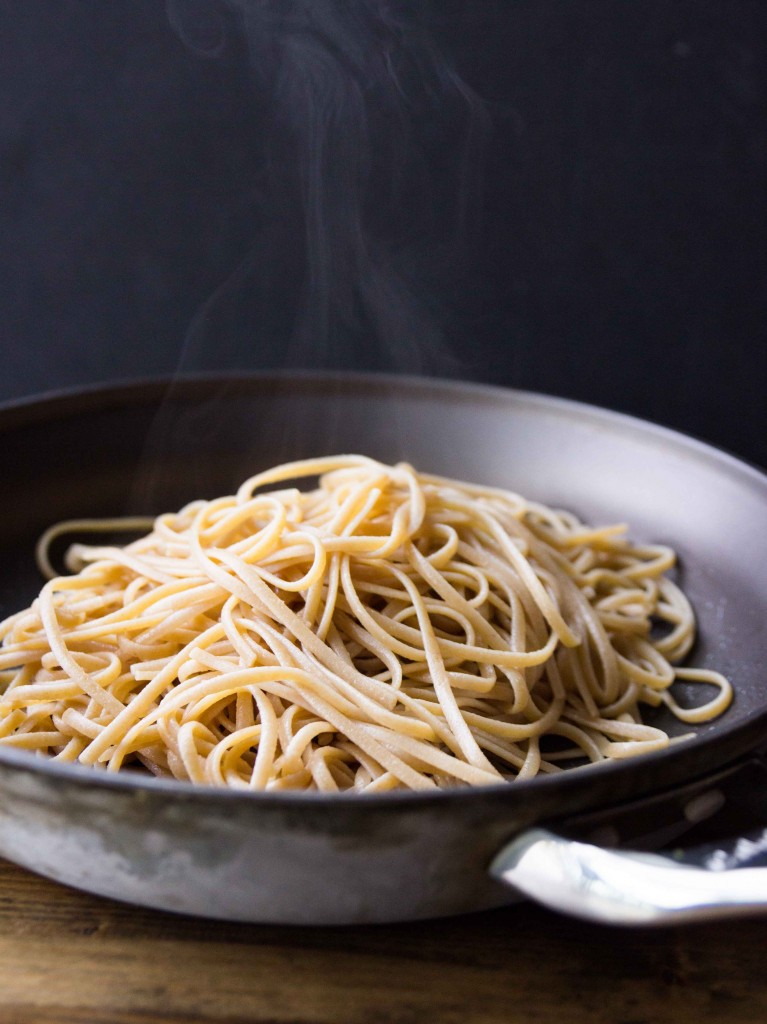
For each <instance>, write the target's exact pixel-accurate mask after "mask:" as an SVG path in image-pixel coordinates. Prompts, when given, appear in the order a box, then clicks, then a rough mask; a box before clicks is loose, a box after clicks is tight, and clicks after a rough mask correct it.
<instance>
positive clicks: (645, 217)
mask: <svg viewBox="0 0 767 1024" xmlns="http://www.w3.org/2000/svg"><path fill="white" fill-rule="evenodd" d="M195 2H196V3H197V4H198V5H199V4H200V3H201V2H205V0H195ZM243 2H245V0H243ZM254 2H255V0H254ZM291 2H292V0H285V4H286V5H287V7H290V5H291ZM215 3H216V0H211V4H213V5H214V6H215ZM323 3H324V6H325V7H326V8H328V6H329V0H323ZM262 6H264V5H262ZM336 6H337V7H339V8H344V7H345V6H346V8H347V9H348V13H350V16H352V13H353V12H351V8H350V5H349V2H348V0H347V3H346V5H344V3H343V2H341V0H338V2H337V4H336ZM353 6H354V5H353V3H351V7H353ZM395 6H396V5H395ZM411 6H413V8H418V7H419V5H418V4H414V5H411ZM272 7H273V8H275V9H279V3H278V2H277V0H272ZM282 12H283V13H284V12H285V7H283V8H282ZM197 13H198V14H199V11H198V12H197ZM420 14H422V15H423V17H422V19H421V23H422V27H423V24H426V26H427V27H428V31H429V32H430V33H431V34H432V36H431V38H433V39H434V40H435V45H436V46H438V48H439V50H440V52H442V53H444V54H447V55H449V59H450V62H451V67H452V68H453V69H454V70H455V73H456V74H457V75H458V76H460V80H461V81H462V82H463V83H465V84H466V85H468V86H470V87H471V89H473V90H474V92H475V93H476V95H477V96H478V97H480V98H481V100H482V103H481V109H480V108H477V109H479V110H480V114H481V117H480V118H479V120H476V118H475V121H476V123H475V124H474V129H476V132H475V136H473V137H472V138H473V141H472V139H469V143H470V146H474V148H475V150H476V152H472V153H471V154H470V159H469V160H468V163H467V162H466V161H464V164H460V161H458V159H457V157H455V153H456V152H457V150H458V149H459V148H460V146H459V142H460V141H461V139H462V140H463V143H464V144H465V143H466V139H467V135H466V131H464V129H465V124H463V122H462V121H461V117H463V116H464V115H465V114H466V110H467V109H468V107H467V108H466V109H464V110H463V113H462V112H461V110H460V109H459V107H460V102H457V101H456V95H457V93H456V91H455V89H452V91H451V88H452V87H446V88H447V92H446V93H445V95H444V96H442V97H440V96H437V97H436V99H434V97H433V96H432V98H431V100H428V97H427V98H426V99H425V98H424V97H426V93H427V92H428V89H426V87H425V86H424V88H422V89H421V92H420V93H419V92H418V89H417V88H416V89H415V92H414V94H413V95H415V97H416V99H415V100H413V98H412V96H411V99H410V101H409V102H408V103H407V104H405V103H404V101H403V106H402V108H401V109H399V110H395V111H391V110H390V111H389V112H388V114H387V115H386V116H389V115H391V121H392V123H393V122H394V121H397V118H399V120H398V122H397V123H398V124H399V128H398V129H397V130H398V132H399V134H398V135H397V139H398V140H399V141H398V142H397V143H396V146H394V148H393V149H392V150H391V151H390V148H389V146H388V143H387V137H386V130H387V129H386V123H388V122H386V118H385V117H383V118H382V120H381V123H378V121H376V120H375V118H373V120H372V123H371V125H370V126H369V128H370V130H369V132H368V135H367V136H366V138H367V142H368V144H369V146H370V154H369V156H370V160H369V164H370V166H369V175H368V186H369V187H368V188H367V190H365V189H363V192H364V193H365V194H364V195H363V197H362V199H361V200H360V204H361V205H360V211H361V213H360V216H361V218H362V223H363V226H364V227H365V229H366V230H369V232H370V236H371V238H372V239H374V240H375V244H376V245H377V246H378V249H377V250H376V251H377V252H379V254H380V253H388V254H389V256H388V257H387V258H390V262H391V266H393V267H395V269H396V275H397V277H396V281H397V288H398V289H400V290H399V291H397V289H394V290H391V289H390V291H388V292H387V291H386V288H383V287H382V290H381V295H382V296H383V299H380V301H379V306H380V307H381V308H383V306H386V305H388V306H389V307H391V308H396V310H398V312H397V314H396V316H395V317H393V319H392V323H391V325H390V326H389V327H387V326H386V325H384V326H383V327H381V325H380V323H377V324H373V323H372V318H374V313H371V310H370V309H367V311H366V310H365V309H363V310H362V311H360V310H357V311H356V312H355V313H354V314H349V315H348V316H345V317H344V316H340V317H339V316H336V317H335V319H334V318H333V316H330V318H329V319H327V318H326V320H325V321H324V322H323V323H322V324H320V323H319V319H320V318H318V317H316V313H317V309H318V308H319V306H318V305H317V304H318V302H319V299H317V297H316V296H315V299H314V300H313V302H314V304H312V302H309V303H308V306H307V302H306V294H305V286H306V268H307V266H309V265H310V262H311V261H310V259H309V256H308V253H307V251H306V246H305V244H304V235H305V219H304V214H305V210H304V208H303V207H302V205H301V204H302V194H303V193H302V190H301V189H302V185H301V166H300V165H301V160H300V153H301V148H300V140H299V141H297V136H296V132H297V131H298V122H299V121H300V117H298V118H296V120H295V123H293V124H292V126H291V124H288V126H287V127H285V109H286V108H284V107H283V108H280V107H279V104H276V105H275V103H274V102H273V101H272V99H271V98H270V89H271V88H272V86H273V85H274V83H275V82H277V80H278V77H279V76H278V72H277V71H276V70H275V68H276V67H277V64H276V57H275V58H274V60H275V65H274V67H271V65H270V64H269V63H268V60H267V58H266V57H264V61H265V65H264V68H262V69H260V71H261V72H262V73H260V77H259V75H256V74H254V69H253V66H252V60H251V61H249V58H248V55H247V52H246V47H245V41H244V38H243V37H242V36H241V35H239V34H238V33H237V31H236V27H235V26H234V20H233V18H232V17H231V11H230V12H229V15H223V16H222V18H223V21H222V22H221V24H223V26H224V29H223V36H222V37H221V38H219V36H218V35H217V33H218V32H219V30H220V24H219V22H217V21H215V20H214V21H211V22H206V20H205V17H204V16H202V17H201V18H200V19H198V21H197V22H194V24H193V26H192V27H193V29H194V32H197V36H196V38H192V39H191V43H190V40H189V39H187V45H185V44H184V43H183V42H182V41H181V40H180V38H179V35H178V33H177V32H174V31H173V29H172V28H171V25H170V23H169V19H168V15H167V12H166V8H165V4H164V3H163V2H162V0H131V2H127V0H126V2H119V3H116V2H114V0H100V2H99V0H69V2H66V0H60V2H50V0H25V2H24V3H23V4H21V3H16V2H9V0H1V2H0V89H1V100H0V332H1V334H0V337H1V338H2V355H3V361H2V373H1V374H0V399H7V398H12V397H19V396H24V395H28V394H32V393H37V392H42V391H47V390H51V389H57V388H60V387H69V386H73V385H77V384H81V383H89V382H97V381H105V380H114V379H126V378H139V377H145V376H148V375H153V374H160V373H163V374H164V373H172V372H174V371H176V370H179V369H180V370H182V371H191V370H195V369H205V368H220V369H228V368H231V367H237V368H242V369H259V368H269V367H284V366H294V365H295V366H331V367H333V366H350V367H356V368H363V369H374V370H395V371H396V370H402V371H405V372H413V371H416V372H426V373H449V374H450V375H451V376H459V377H465V378H470V379H474V380H481V381H488V382H493V383H499V384H504V385H510V386H514V387H521V388H529V389H533V390H538V391H543V392H549V393H554V394H558V395H564V396H568V397H572V398H577V399H581V400H585V401H588V402H593V403H595V404H598V405H601V406H607V407H610V408H614V409H619V410H623V411H627V412H631V413H635V414H638V415H640V416H643V417H646V418H649V419H652V420H655V421H658V422H661V423H664V424H667V425H670V426H672V427H676V428H678V429H681V430H683V431H686V432H688V433H692V434H694V435H697V436H699V437H701V438H703V439H705V440H708V441H711V442H713V443H715V444H718V445H720V446H722V447H724V448H726V449H729V450H731V451H733V452H734V453H736V454H739V455H741V456H743V457H746V458H748V459H751V460H752V461H755V462H758V463H760V464H762V465H767V403H766V402H765V393H766V392H767V339H766V338H765V322H766V320H765V313H766V312H767V310H766V309H765V307H766V306H767V273H766V271H767V254H766V252H765V227H766V226H767V218H766V217H765V213H766V212H767V209H766V207H767V204H766V202H765V170H766V164H767V120H766V119H765V113H766V112H765V94H766V83H765V58H766V57H767V4H765V3H764V2H763V0H726V2H721V0H689V2H685V0H676V2H674V3H668V2H667V0H570V2H568V0H442V2H440V3H436V2H435V3H434V4H431V5H429V4H426V3H424V4H423V5H422V6H421V8H420ZM291 31H293V30H292V29H291ZM296 31H297V30H296ZM301 31H303V30H301ZM194 32H192V35H193V36H194ZM187 35H189V32H187ZM275 52H277V51H276V50H275V48H274V47H272V48H271V49H269V47H268V46H266V45H265V49H264V54H267V53H271V54H272V57H274V53H275ZM269 60H271V58H269ZM339 60H340V58H339ZM339 66H340V65H339ZM297 67H300V65H297ZM283 71H284V68H283ZM288 71H289V72H290V69H288ZM270 74H271V75H272V77H271V78H270ZM350 74H351V75H354V74H356V75H357V78H356V79H355V81H356V82H360V81H362V78H363V76H361V75H360V74H359V72H350ZM299 77H300V76H299ZM425 78H426V75H425V74H424V79H425ZM283 79H284V80H283V82H282V88H283V94H287V95H290V88H291V82H293V83H294V82H295V81H296V75H295V74H293V75H292V76H291V74H288V75H287V76H285V75H283ZM286 81H287V84H286ZM361 88H363V89H364V86H362V87H361ZM286 89H287V93H285V90H286ZM432 91H433V90H432ZM350 95H351V93H350ZM419 97H420V99H419ZM374 99H375V97H374V96H373V99H371V100H370V103H371V104H373V100H374ZM441 100H442V101H444V103H443V105H444V106H445V108H446V109H447V110H448V115H449V116H448V115H446V117H447V118H448V119H447V120H443V119H442V115H441V114H440V112H439V110H440V108H439V104H440V101H441ZM459 100H460V97H459ZM295 102H298V100H295ZM366 102H367V101H366ZM295 109H297V108H294V113H295ZM307 109H308V108H307ZM372 109H373V106H371V107H370V108H369V112H370V110H372ZM281 110H282V114H281V113H280V111H281ZM403 110H404V111H405V114H404V115H403ZM451 111H452V113H451ZM299 112H300V111H299ZM475 114H476V110H475ZM280 117H282V119H283V120H282V122H280ZM450 118H453V120H454V121H455V125H458V127H457V128H456V127H455V126H454V125H453V122H451V121H450ZM288 121H289V118H288ZM340 121H343V117H336V120H335V122H334V121H333V119H332V118H330V119H329V121H328V123H329V124H331V126H332V127H331V128H328V132H329V133H330V134H328V135H327V138H328V139H330V141H331V142H332V141H333V140H336V141H337V140H338V139H339V138H341V135H340V134H337V135H333V134H332V133H333V132H336V133H339V132H342V131H343V130H344V129H343V125H341V126H340V127H339V123H338V122H340ZM464 121H465V117H464ZM278 122H280V123H278ZM403 124H405V127H404V128H403V127H402V126H403ZM462 124H463V128H461V125H462ZM451 125H453V126H452V127H451ZM459 129H460V130H459ZM461 131H463V135H461ZM349 137H350V138H351V143H349V138H346V143H348V144H349V145H351V147H352V149H351V150H349V152H352V151H353V147H354V144H355V137H354V134H353V132H352V133H351V135H350V136H349ZM397 146H398V147H399V156H397V154H396V152H395V150H396V148H397ZM412 152H417V153H419V154H420V156H419V159H418V160H417V161H415V162H413V161H412V160H411V155H410V154H412ZM393 153H394V155H392V154H393ZM297 155H298V156H297ZM416 164H417V166H416ZM345 166H346V164H345V163H344V160H342V159H339V161H338V165H337V166H336V165H329V166H328V168H326V170H327V174H328V175H329V181H330V179H332V178H333V175H335V178H336V179H338V177H339V175H340V177H341V178H343V175H344V173H345V172H344V167H345ZM456 168H458V170H456ZM460 168H463V169H464V170H465V171H466V174H465V176H464V177H462V178H461V180H460V181H459V182H458V184H456V181H457V176H458V177H461V174H462V173H463V171H461V170H460ZM466 168H468V170H466ZM357 170H358V171H359V172H360V175H362V174H363V172H362V171H360V169H359V168H357ZM459 172H460V173H459ZM394 178H397V180H399V179H400V178H401V179H402V181H404V185H403V187H402V189H401V190H400V191H399V192H397V195H398V196H399V200H398V201H399V206H398V205H397V202H395V199H393V198H392V195H393V192H392V195H389V193H386V190H387V187H388V186H389V185H390V184H391V181H392V180H393V179H394ZM334 180H335V179H334ZM414 181H417V185H413V182H414ZM332 187H335V186H332V182H331V184H330V185H328V188H329V189H331V188H332ZM338 188H339V189H341V185H339V186H338ZM395 191H396V190H395ZM384 193H386V194H387V195H388V198H386V199H385V201H384V200H382V201H381V202H382V204H383V205H382V206H379V205H378V200H377V196H379V195H383V194H384ZM329 194H330V193H329ZM462 203H463V204H464V207H465V213H466V216H465V218H464V221H463V222H462V223H463V226H461V224H460V223H459V221H460V218H459V217H457V215H456V216H454V214H455V210H456V208H457V207H459V206H461V204H462ZM425 206H428V215H426V214H424V213H423V210H424V207H425ZM382 211H383V212H382ZM331 221H332V218H330V220H329V221H328V225H326V226H327V238H328V239H330V245H331V246H332V244H333V243H332V239H333V225H332V223H331ZM333 223H334V222H333ZM381 259H383V257H381ZM331 262H332V261H331ZM333 267H334V268H335V269H333V273H334V274H335V272H336V270H337V269H338V268H337V266H336V265H335V264H333ZM237 268H239V270H238V269H237ZM357 270H359V268H357ZM356 272H357V271H355V273H356ZM349 273H350V274H351V273H352V272H351V271H349ZM330 276H331V277H332V276H333V275H332V274H331V275H330ZM302 289H303V290H302ZM217 290H218V291H217ZM408 290H409V291H408ZM352 291H353V289H352ZM406 292H407V295H406V294H405V293H406ZM302 296H303V298H302ZM387 296H388V298H387ZM403 296H405V297H404V298H403ZM354 301H355V300H354V298H353V297H352V299H351V300H350V302H351V304H352V305H353V304H354ZM206 302H208V306H207V307H206V306H205V303H206ZM302 303H303V306H302ZM320 305H321V303H320ZM374 305H375V304H374ZM201 309H202V310H203V313H204V315H201V313H200V310H201ZM300 309H303V314H301V315H299V312H300ZM297 310H299V312H297ZM376 315H378V314H376ZM380 315H383V314H380ZM380 315H379V319H380ZM302 317H303V318H302ZM315 319H317V326H316V337H315V338H314V339H313V338H312V330H313V328H312V324H313V323H314V321H315ZM299 321H300V323H299V327H298V328H297V326H296V324H297V323H298V322H299ZM395 321H396V322H395ZM190 325H191V326H190ZM421 330H422V331H423V333H424V337H427V341H426V342H424V345H423V347H422V348H419V346H415V348H408V347H407V345H404V347H403V342H402V337H403V335H407V334H408V331H409V332H410V334H411V335H412V334H417V333H418V332H419V331H421ZM389 336H391V343H389V342H388V341H387V339H388V338H389ZM185 339H186V340H185ZM441 346H442V347H443V348H444V351H445V352H446V353H448V355H447V356H445V357H444V358H443V357H442V356H441V355H440V352H441V351H442V348H441Z"/></svg>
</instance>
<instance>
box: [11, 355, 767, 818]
mask: <svg viewBox="0 0 767 1024" xmlns="http://www.w3.org/2000/svg"><path fill="white" fill-rule="evenodd" d="M212 384H216V385H219V386H221V385H228V386H230V387H235V388H241V389H242V390H243V391H247V390H250V389H252V388H253V387H254V386H269V385H275V384H282V385H289V386H291V387H293V388H294V387H296V386H301V387H306V388H312V389H326V390H327V389H328V388H331V389H332V388H336V389H339V388H340V389H348V388H356V389H359V388H365V389H373V390H377V391H379V392H380V391H382V390H385V389H386V388H397V389H398V390H399V391H400V392H401V391H402V390H403V389H404V390H405V391H406V392H407V393H409V394H411V395H416V393H417V392H419V391H425V392H427V393H429V394H430V395H431V396H434V397H437V396H438V395H439V394H440V393H442V394H443V395H445V396H452V397H453V399H454V400H467V399H472V400H474V401H484V402H487V401H494V402H503V403H509V402H512V403H516V404H517V405H523V406H526V407H528V408H540V409H544V410H546V411H547V412H549V413H552V412H553V413H558V414H560V415H563V416H565V417H573V416H575V417H577V418H578V419H580V420H586V421H591V422H598V423H600V424H605V423H607V424H609V425H610V426H611V427H612V428H613V430H614V429H615V428H618V429H619V430H620V431H621V432H623V433H627V434H629V435H632V436H640V437H644V438H646V439H652V440H654V441H656V442H662V443H663V444H664V445H665V446H668V445H669V444H672V445H674V447H676V448H677V449H678V450H683V451H684V452H685V453H686V454H687V455H688V456H694V457H695V458H697V459H702V460H703V461H705V462H708V463H712V462H713V463H714V464H715V465H716V467H717V469H719V470H726V471H727V472H729V473H731V474H735V475H737V476H739V477H741V478H744V479H747V480H748V482H749V483H750V485H751V486H754V485H756V486H757V487H758V488H759V489H760V491H762V492H763V495H764V499H765V506H766V507H767V473H765V471H764V470H762V469H761V467H759V466H756V465H754V464H752V463H750V462H748V461H747V460H744V459H742V458H740V457H738V456H735V455H733V454H731V453H730V452H727V451H725V450H724V449H721V448H718V447H717V446H715V445H713V444H710V443H709V442H706V441H702V440H700V439H698V438H695V437H692V436H690V435H688V434H685V433H683V432H681V431H677V430H674V429H672V428H670V427H666V426H663V425H661V424H657V423H654V422H652V421H650V420H645V419H642V418H641V417H637V416H634V415H631V414H628V413H623V412H617V411H615V410H611V409H607V408H604V407H601V406H597V405H592V404H590V403H586V402H581V401H579V400H575V399H570V398H563V397H560V396H556V395H550V394H546V393H543V392H537V391H529V390H522V389H515V388H507V387H503V386H500V385H493V384H485V383H479V382H464V381H458V380H454V379H452V378H438V377H425V376H423V377H422V376H414V375H400V374H383V373H381V374H378V373H360V372H351V371H338V372H320V371H313V370H267V371H247V372H237V371H220V372H217V373H208V372H205V373H189V374H174V375H170V376H150V377H138V378H132V379H122V380H118V381H106V382H101V383H95V384H89V385H85V386H72V387H65V388H60V389H55V390H51V391H47V392H42V393H40V394H36V395H30V396H24V397H22V398H15V399H9V400H6V401H4V402H0V433H6V432H9V431H13V429H15V428H18V427H22V426H26V425H32V424H34V423H36V422H45V421H46V420H52V419H55V418H56V417H65V416H67V415H77V414H82V413H83V412H88V411H96V410H98V409H107V408H116V407H119V406H120V405H122V406H125V405H127V404H145V403H146V402H147V401H151V400H152V398H153V397H154V398H157V397H162V396H163V394H165V395H167V396H168V397H171V398H172V397H174V394H175V395H177V396H182V395H183V392H184V391H186V392H187V393H189V392H192V391H193V390H194V389H196V388H205V387H206V386H208V387H209V386H210V385H212ZM765 734H767V699H765V703H764V705H763V706H762V708H761V709H760V710H758V711H756V712H754V713H752V714H751V715H749V716H748V717H746V718H745V719H744V720H741V721H736V722H734V723H733V724H731V725H729V726H728V725H727V724H726V723H723V724H717V725H716V726H713V727H712V726H709V727H708V728H706V729H705V731H704V730H701V732H699V733H696V734H695V735H694V736H693V738H692V739H691V740H689V741H682V742H678V743H675V744H673V745H672V747H670V748H666V749H665V750H662V751H654V752H651V753H647V754H643V755H641V756H639V757H636V758H628V759H625V760H620V761H611V762H600V763H598V764H590V765H584V766H582V767H579V768H573V769H568V770H567V771H565V772H562V773H555V774H551V775H538V776H535V777H534V778H532V779H525V780H522V781H517V780H512V781H510V782H499V783H495V784H490V785H486V786H471V787H455V788H449V789H438V790H423V791H412V790H394V791H391V792H387V793H376V794H367V795H366V794H364V793H354V792H349V793H315V792H304V791H298V792H296V791H279V792H269V791H255V792H250V791H246V790H241V789H228V788H225V787H216V786H210V785H198V784H193V783H191V782H184V781H182V780H177V779H165V778H156V777H154V776H151V775H146V776H144V775H141V774H139V773H138V772H137V773H135V774H134V773H133V772H125V773H123V774H119V773H116V772H115V773H111V772H107V771H106V770H100V769H94V768H92V767H89V766H85V765H79V764H71V763H61V762H55V761H53V760H50V759H46V758H43V757H39V756H37V755H35V754H31V753H28V752H25V751H21V750H15V749H13V748H3V747H2V746H1V745H0V770H5V769H10V770H12V771H13V770H16V771H25V772H29V773H31V774H33V775H36V776H43V777H45V778H49V779H53V780H58V779H60V780H61V781H62V782H68V783H70V784H73V785H77V786H81V787H86V788H93V789H104V788H106V789H109V790H113V791H114V790H116V791H119V792H133V793H135V792H137V791H143V792H146V794H147V795H149V794H156V795H157V796H162V797H166V798H178V799H179V800H183V801H185V802H188V801H200V800H202V801H205V802H210V801H215V802H216V803H219V804H221V805H222V806H227V807H231V806H232V805H233V804H234V805H242V806H247V807H249V808H253V809H258V808H265V807H269V808H275V809H283V808H290V807H307V808H308V807H311V808H316V809H318V810H327V809H328V808H330V807H333V808H349V809H350V810H351V809H353V810H354V811H355V813H356V812H358V811H359V810H360V809H361V808H363V807H364V808H369V809H370V810H371V812H372V811H373V810H374V809H376V808H377V809H381V810H382V809H384V808H385V809H394V808H398V807H402V806H406V807H418V806H423V805H427V804H432V803H439V804H441V805H445V806H446V807H450V806H453V805H455V804H463V803H464V802H466V801H471V802H476V801H477V800H478V799H481V797H482V796H484V797H485V798H487V799H494V798H499V797H503V796H506V797H507V798H508V799H511V800H513V799H514V797H513V794H514V793H523V794H524V797H525V799H534V798H535V796H536V794H540V796H541V797H544V795H545V794H548V793H549V792H554V793H560V794H565V793H567V792H569V791H570V790H575V791H578V790H581V789H582V788H583V787H584V786H585V787H588V786H589V780H590V779H591V778H592V777H593V773H594V772H598V775H599V778H600V779H601V780H602V785H601V787H600V788H602V789H604V787H605V786H606V785H609V782H610V780H615V781H616V782H618V781H620V780H623V779H626V778H631V777H632V776H634V775H635V774H637V768H638V766H639V767H640V768H641V767H642V766H646V768H647V771H646V773H645V774H646V775H647V777H648V778H652V777H654V776H655V774H656V772H657V770H658V768H659V767H661V766H663V765H667V766H669V767H672V766H674V765H678V764H680V763H683V762H684V761H685V760H686V758H687V756H688V753H689V751H690V750H691V748H692V749H694V750H700V749H701V747H705V746H709V745H710V744H711V741H713V740H716V741H723V742H724V741H726V740H730V741H732V740H737V739H740V741H741V742H740V745H739V746H738V750H739V755H738V756H744V755H746V754H748V753H750V752H751V751H753V750H754V748H755V747H756V746H757V744H758V742H759V738H760V737H764V736H765ZM729 760H730V761H731V760H732V758H730V759H729ZM721 763H726V761H725V762H720V761H717V762H716V764H714V765H712V770H713V769H715V768H716V767H719V766H720V764H721ZM695 774H696V773H695V772H693V771H689V770H688V771H687V772H686V773H685V772H682V773H681V777H682V778H683V779H685V780H689V779H692V778H693V777H695ZM672 775H674V778H675V779H678V775H677V774H674V773H673V772H672ZM618 788H620V787H618ZM658 788H659V787H658V786H657V785H655V786H652V785H650V786H648V791H657V789H658Z"/></svg>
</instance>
